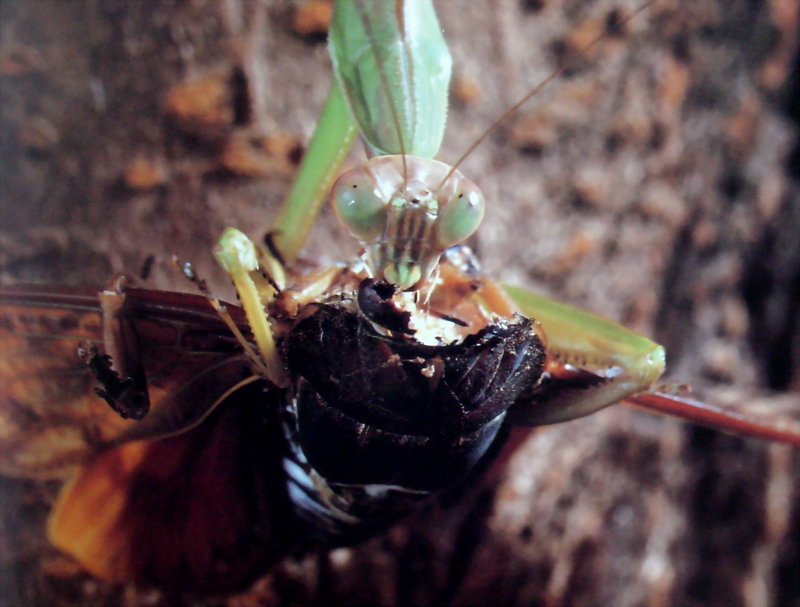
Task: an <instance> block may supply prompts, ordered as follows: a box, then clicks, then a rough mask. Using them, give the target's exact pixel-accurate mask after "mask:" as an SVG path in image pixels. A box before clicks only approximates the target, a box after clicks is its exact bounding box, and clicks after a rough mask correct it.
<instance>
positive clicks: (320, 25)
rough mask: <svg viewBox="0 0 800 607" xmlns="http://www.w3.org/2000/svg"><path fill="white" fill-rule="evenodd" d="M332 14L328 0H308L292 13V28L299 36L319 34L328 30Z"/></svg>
mask: <svg viewBox="0 0 800 607" xmlns="http://www.w3.org/2000/svg"><path fill="white" fill-rule="evenodd" d="M332 15H333V3H332V2H331V1H330V0H308V1H307V2H305V3H304V4H303V5H302V6H300V8H298V9H297V12H296V13H295V14H294V19H293V21H292V28H293V29H294V31H295V32H297V33H298V34H300V35H301V36H321V35H323V34H325V33H326V32H327V31H328V26H329V25H330V23H331V16H332Z"/></svg>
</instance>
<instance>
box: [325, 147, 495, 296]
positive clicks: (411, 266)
mask: <svg viewBox="0 0 800 607" xmlns="http://www.w3.org/2000/svg"><path fill="white" fill-rule="evenodd" d="M450 173H451V169H450V166H448V165H446V164H444V163H443V162H439V161H438V160H432V159H430V158H420V157H416V156H406V157H405V159H403V157H402V156H378V157H376V158H372V159H370V160H368V161H367V162H365V163H363V164H362V165H360V166H359V167H357V168H355V169H352V170H350V171H348V172H346V173H344V174H343V175H342V176H341V177H339V179H338V180H337V181H336V184H335V185H334V187H333V193H332V195H331V199H332V200H333V205H334V208H335V210H336V214H337V216H338V217H339V220H340V221H341V222H342V224H343V225H344V226H345V227H346V228H347V230H348V231H349V232H350V233H351V234H352V235H353V237H354V238H356V239H357V240H358V241H359V242H360V243H361V244H362V245H363V246H364V249H365V250H366V256H367V263H368V265H369V267H370V269H371V271H372V273H373V274H374V275H375V276H376V277H378V278H379V279H384V280H387V281H388V282H391V283H393V284H396V285H397V286H398V287H399V288H400V289H403V290H415V289H418V288H419V287H420V286H421V285H422V284H424V283H425V281H426V280H427V279H428V278H429V276H430V275H431V273H432V272H433V270H434V268H435V267H436V264H437V263H438V261H439V257H440V256H441V254H442V253H443V252H444V250H445V249H447V248H448V247H451V246H453V245H455V244H458V243H460V242H463V241H464V240H466V239H467V238H469V236H471V235H472V233H473V232H475V230H477V229H478V226H479V225H480V222H481V220H482V219H483V214H484V210H485V206H486V205H485V202H484V197H483V193H482V192H481V191H480V189H479V188H478V186H476V185H475V184H474V183H472V182H471V181H470V180H469V179H467V178H466V177H464V176H463V175H462V174H461V173H460V172H459V171H453V172H452V175H450Z"/></svg>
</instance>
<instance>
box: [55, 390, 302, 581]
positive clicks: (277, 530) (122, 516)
mask: <svg viewBox="0 0 800 607" xmlns="http://www.w3.org/2000/svg"><path fill="white" fill-rule="evenodd" d="M281 397H282V393H281V392H280V391H277V390H273V391H270V389H269V387H268V384H267V383H266V382H263V381H261V382H254V383H251V384H249V385H248V386H246V387H244V388H242V389H241V390H239V391H237V392H235V393H234V394H232V395H231V396H230V397H229V398H227V399H226V400H225V402H224V403H223V404H222V405H221V406H220V407H219V408H217V409H215V411H214V412H213V413H212V414H211V415H210V416H209V418H208V419H207V420H206V421H205V422H204V423H203V424H200V425H198V426H197V427H195V428H193V429H192V430H190V431H188V432H185V433H183V434H180V435H177V436H172V437H168V438H164V439H159V440H154V441H136V442H131V443H126V444H125V445H122V446H120V447H116V448H112V449H109V450H107V451H105V452H103V453H101V454H99V455H98V456H96V457H95V458H93V459H92V460H91V461H90V462H88V463H87V464H86V466H85V467H84V468H83V470H82V471H81V473H80V474H79V475H78V476H77V477H75V478H74V479H73V480H72V481H70V482H69V483H68V484H67V485H66V486H65V487H64V489H63V490H62V492H61V495H60V497H59V499H58V501H57V503H56V506H55V508H54V510H53V513H52V515H51V518H50V523H49V529H48V533H49V537H50V540H51V541H52V543H53V544H54V545H55V546H57V547H58V548H60V549H61V550H63V551H64V552H66V553H68V554H71V555H72V556H74V557H75V558H76V559H77V560H78V561H79V562H80V563H81V565H82V566H83V567H85V568H86V569H87V570H88V571H89V572H90V573H92V574H93V575H95V576H96V577H99V578H101V579H105V580H109V581H114V582H128V583H136V584H138V585H145V586H147V585H154V586H157V587H160V588H165V589H176V590H181V591H202V592H222V591H228V590H233V589H237V588H241V587H242V586H243V585H244V584H246V583H248V582H249V581H251V579H252V578H253V577H254V576H255V575H257V574H258V573H260V572H262V571H263V570H264V568H265V567H267V566H268V565H269V564H270V563H272V562H274V561H275V560H276V559H278V558H280V557H282V556H284V555H285V553H286V546H287V541H288V540H290V539H291V538H290V536H288V535H287V533H286V531H287V530H288V525H287V524H286V522H285V519H284V518H283V517H284V516H285V514H286V511H287V510H286V508H287V506H286V503H287V502H286V499H285V488H284V487H285V483H282V482H281V476H280V475H281V466H280V457H281V454H282V448H281V445H282V444H283V442H282V439H281V438H280V430H279V428H278V427H277V423H276V421H275V411H276V410H277V404H275V403H274V402H272V401H274V399H278V398H281Z"/></svg>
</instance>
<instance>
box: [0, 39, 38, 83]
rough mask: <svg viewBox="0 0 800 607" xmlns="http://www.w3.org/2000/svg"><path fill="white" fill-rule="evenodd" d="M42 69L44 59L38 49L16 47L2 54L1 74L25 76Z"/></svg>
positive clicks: (0, 60)
mask: <svg viewBox="0 0 800 607" xmlns="http://www.w3.org/2000/svg"><path fill="white" fill-rule="evenodd" d="M41 67H42V57H41V55H40V54H39V52H38V51H37V50H36V49H33V48H28V47H25V46H16V47H11V48H6V49H3V51H2V52H0V74H2V75H3V76H24V75H25V74H28V73H30V72H33V71H37V70H39V69H41Z"/></svg>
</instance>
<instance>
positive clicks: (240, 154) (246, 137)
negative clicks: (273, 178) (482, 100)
mask: <svg viewBox="0 0 800 607" xmlns="http://www.w3.org/2000/svg"><path fill="white" fill-rule="evenodd" d="M300 145H301V143H300V138H299V137H298V136H297V135H290V134H288V133H275V134H272V135H269V136H261V135H253V134H252V133H246V132H240V133H235V134H234V135H233V136H232V137H231V138H230V139H228V141H227V142H226V144H225V148H224V149H223V151H222V155H221V156H220V164H221V165H222V167H224V168H225V169H227V170H228V171H230V172H232V173H235V174H237V175H243V176H246V177H264V176H266V175H274V174H276V173H277V174H288V173H291V171H293V170H294V167H295V164H296V160H295V157H296V154H297V151H298V149H299V148H300Z"/></svg>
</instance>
